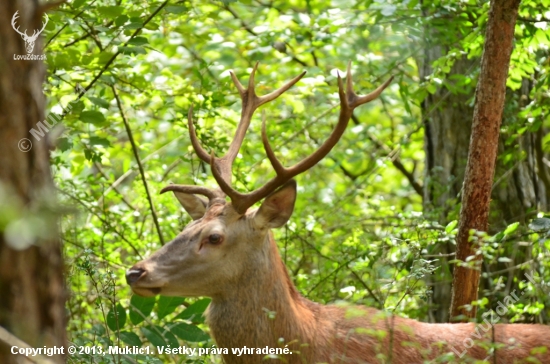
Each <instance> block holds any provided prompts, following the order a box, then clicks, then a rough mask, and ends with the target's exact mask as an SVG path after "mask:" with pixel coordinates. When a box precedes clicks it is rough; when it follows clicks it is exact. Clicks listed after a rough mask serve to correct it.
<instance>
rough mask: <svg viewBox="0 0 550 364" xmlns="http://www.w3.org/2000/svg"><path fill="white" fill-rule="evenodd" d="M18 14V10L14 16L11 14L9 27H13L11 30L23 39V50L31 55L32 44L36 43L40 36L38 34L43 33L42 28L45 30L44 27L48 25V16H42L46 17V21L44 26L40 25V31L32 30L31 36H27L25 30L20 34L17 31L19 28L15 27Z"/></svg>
mask: <svg viewBox="0 0 550 364" xmlns="http://www.w3.org/2000/svg"><path fill="white" fill-rule="evenodd" d="M17 13H19V10H17V11H16V12H15V14H13V17H12V18H11V26H12V27H13V29H14V30H15V31H16V32H17V33H19V34H20V35H21V38H23V40H24V41H25V48H26V49H27V53H29V54H30V53H32V51H33V49H34V42H36V39H37V38H38V36H39V35H40V33H42V32H43V31H44V28H46V25H47V24H48V20H49V18H48V14H44V15H46V21H45V22H44V24H43V25H42V29H40V30H34V31H33V33H32V35H31V36H28V35H27V29H25V31H24V32H23V33H22V32H20V31H19V27H17V28H16V27H15V21H16V20H17V18H19V15H18V14H17Z"/></svg>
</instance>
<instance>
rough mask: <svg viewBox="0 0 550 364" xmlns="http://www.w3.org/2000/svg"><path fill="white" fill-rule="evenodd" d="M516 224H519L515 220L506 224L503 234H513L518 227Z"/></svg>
mask: <svg viewBox="0 0 550 364" xmlns="http://www.w3.org/2000/svg"><path fill="white" fill-rule="evenodd" d="M518 226H519V222H515V223H513V224H510V225H508V227H507V228H506V230H504V235H510V234H513V233H514V232H515V231H516V230H517V229H518Z"/></svg>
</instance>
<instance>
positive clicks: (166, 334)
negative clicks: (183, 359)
mask: <svg viewBox="0 0 550 364" xmlns="http://www.w3.org/2000/svg"><path fill="white" fill-rule="evenodd" d="M155 328H156V329H157V331H155V332H157V333H159V332H160V333H161V336H162V338H163V339H164V341H166V342H167V343H168V345H172V347H178V346H179V342H178V339H177V338H176V337H175V336H174V334H172V333H171V332H170V330H169V329H168V328H167V327H160V326H156V325H155Z"/></svg>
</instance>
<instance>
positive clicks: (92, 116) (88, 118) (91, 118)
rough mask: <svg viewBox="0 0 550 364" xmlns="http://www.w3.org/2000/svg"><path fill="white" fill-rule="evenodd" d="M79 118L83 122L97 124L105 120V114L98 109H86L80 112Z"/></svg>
mask: <svg viewBox="0 0 550 364" xmlns="http://www.w3.org/2000/svg"><path fill="white" fill-rule="evenodd" d="M80 120H82V121H83V122H85V123H90V124H94V125H99V124H101V123H103V122H105V116H103V114H102V113H101V112H100V111H96V110H86V111H82V112H81V113H80Z"/></svg>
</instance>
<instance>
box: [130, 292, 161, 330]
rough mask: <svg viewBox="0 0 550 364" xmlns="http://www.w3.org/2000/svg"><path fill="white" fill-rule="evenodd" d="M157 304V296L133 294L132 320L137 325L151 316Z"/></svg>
mask: <svg viewBox="0 0 550 364" xmlns="http://www.w3.org/2000/svg"><path fill="white" fill-rule="evenodd" d="M154 306H155V297H141V296H138V295H133V296H132V299H131V300H130V321H132V323H133V324H134V325H137V324H139V323H141V322H143V320H145V318H147V317H149V315H150V314H151V311H153V307H154Z"/></svg>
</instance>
